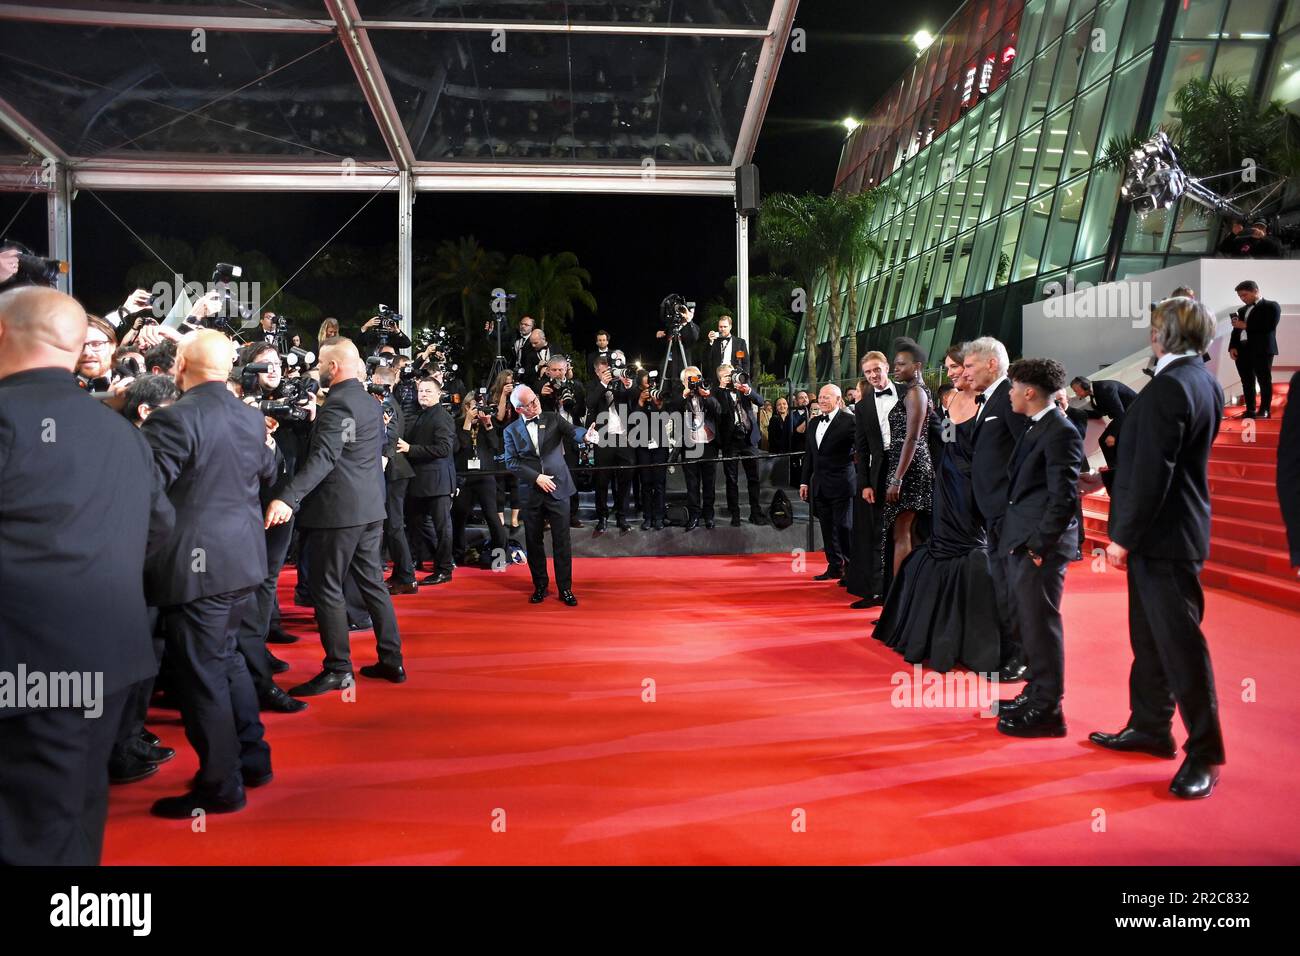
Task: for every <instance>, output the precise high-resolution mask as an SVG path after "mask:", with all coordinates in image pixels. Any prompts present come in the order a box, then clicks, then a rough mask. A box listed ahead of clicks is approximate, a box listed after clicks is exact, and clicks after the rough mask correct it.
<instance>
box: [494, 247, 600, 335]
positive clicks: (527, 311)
mask: <svg viewBox="0 0 1300 956" xmlns="http://www.w3.org/2000/svg"><path fill="white" fill-rule="evenodd" d="M507 272H508V275H509V285H510V289H511V291H512V292H514V293H515V295H517V296H518V299H516V300H515V301H516V305H517V306H518V310H519V314H520V315H531V316H532V317H533V318H534V319H536V320H537V327H538V328H539V329H546V337H547V340H548V341H551V342H552V343H553V344H554V343H558V342H559V341H562V340H563V339H564V338H565V337H566V332H567V330H566V327H565V324H566V323H567V322H568V320H569V319H571V318H573V310H574V305H575V304H578V303H581V304H582V305H584V306H586V307H587V308H588V309H589V310H590V311H592V312H595V311H596V298H595V296H593V295H592V294H591V291H590V290H589V289H588V288H587V286H589V285H590V284H591V273H590V272H588V271H587V270H586V269H584V268H582V266H581V265H579V264H578V257H577V256H576V255H574V254H573V253H572V252H557V253H555V254H554V255H544V256H542V257H541V258H540V259H534V258H533V257H532V256H512V257H511V259H510V268H509V269H508V270H507ZM548 319H549V320H550V322H551V325H550V327H549V328H548V327H547V325H546V322H547V320H548Z"/></svg>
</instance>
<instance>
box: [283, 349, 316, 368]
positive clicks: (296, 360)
mask: <svg viewBox="0 0 1300 956" xmlns="http://www.w3.org/2000/svg"><path fill="white" fill-rule="evenodd" d="M280 361H282V362H283V363H284V367H285V369H286V370H287V369H298V370H299V371H306V370H307V369H309V368H311V367H312V366H313V365H315V364H316V353H315V352H309V351H307V350H306V349H304V348H299V347H298V346H296V345H294V346H291V347H290V348H289V351H288V352H286V353H284V354H283V355H281V356H280Z"/></svg>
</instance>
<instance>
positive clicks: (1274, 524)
mask: <svg viewBox="0 0 1300 956" xmlns="http://www.w3.org/2000/svg"><path fill="white" fill-rule="evenodd" d="M1295 371H1296V370H1295V369H1294V368H1286V367H1280V368H1274V369H1273V383H1274V384H1273V408H1272V414H1273V417H1272V418H1268V419H1255V420H1254V421H1253V422H1251V421H1250V420H1248V419H1243V418H1242V417H1241V413H1242V409H1241V408H1240V407H1230V408H1228V409H1227V410H1226V411H1225V417H1224V420H1223V426H1222V428H1220V430H1219V437H1218V439H1217V440H1216V441H1215V443H1214V449H1213V450H1212V451H1211V452H1210V509H1211V518H1210V558H1209V560H1208V561H1206V562H1205V569H1204V571H1202V573H1201V581H1202V583H1204V584H1205V585H1206V586H1207V587H1218V588H1225V589H1227V590H1229V591H1232V592H1234V593H1235V594H1238V595H1241V596H1243V597H1253V598H1256V599H1258V600H1260V601H1265V602H1267V603H1269V604H1274V605H1277V606H1279V607H1287V608H1293V609H1297V610H1300V581H1298V580H1297V579H1296V574H1295V571H1294V569H1292V567H1291V561H1290V554H1289V552H1288V550H1287V541H1286V528H1285V527H1284V526H1283V524H1282V511H1281V508H1280V506H1279V505H1278V501H1277V443H1278V436H1279V434H1280V433H1281V429H1282V412H1283V410H1284V409H1285V408H1286V400H1287V384H1288V382H1290V380H1291V376H1292V375H1293V374H1294V373H1295ZM1109 512H1110V498H1109V497H1107V495H1106V493H1105V492H1104V491H1101V492H1097V493H1096V494H1091V495H1088V496H1087V497H1086V498H1084V500H1083V523H1084V530H1085V532H1086V534H1087V538H1088V541H1089V547H1090V548H1092V547H1102V548H1104V547H1105V546H1106V545H1107V544H1109V543H1110V539H1109V538H1108V537H1107V535H1106V526H1107V517H1108V515H1109Z"/></svg>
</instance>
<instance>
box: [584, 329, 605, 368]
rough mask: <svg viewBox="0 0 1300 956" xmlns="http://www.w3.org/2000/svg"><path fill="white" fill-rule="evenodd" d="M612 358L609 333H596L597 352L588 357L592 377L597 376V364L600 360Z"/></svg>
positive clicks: (603, 331)
mask: <svg viewBox="0 0 1300 956" xmlns="http://www.w3.org/2000/svg"><path fill="white" fill-rule="evenodd" d="M609 356H610V349H609V333H608V332H606V331H605V330H604V329H601V330H600V331H599V332H597V333H596V351H594V352H592V353H591V354H590V355H588V356H587V371H588V372H590V373H591V374H592V375H595V374H596V362H597V361H599V360H600V359H602V358H603V359H608V358H609Z"/></svg>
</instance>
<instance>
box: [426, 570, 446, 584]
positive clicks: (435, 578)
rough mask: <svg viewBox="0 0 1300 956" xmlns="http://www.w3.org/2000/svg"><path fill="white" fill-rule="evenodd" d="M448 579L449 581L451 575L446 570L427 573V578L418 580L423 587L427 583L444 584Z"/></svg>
mask: <svg viewBox="0 0 1300 956" xmlns="http://www.w3.org/2000/svg"><path fill="white" fill-rule="evenodd" d="M449 581H451V575H450V574H448V573H447V572H446V571H442V572H440V573H438V574H431V575H429V576H428V577H427V578H425V579H424V580H423V581H421V582H420V587H424V586H425V585H427V584H446V583H448V582H449Z"/></svg>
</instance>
